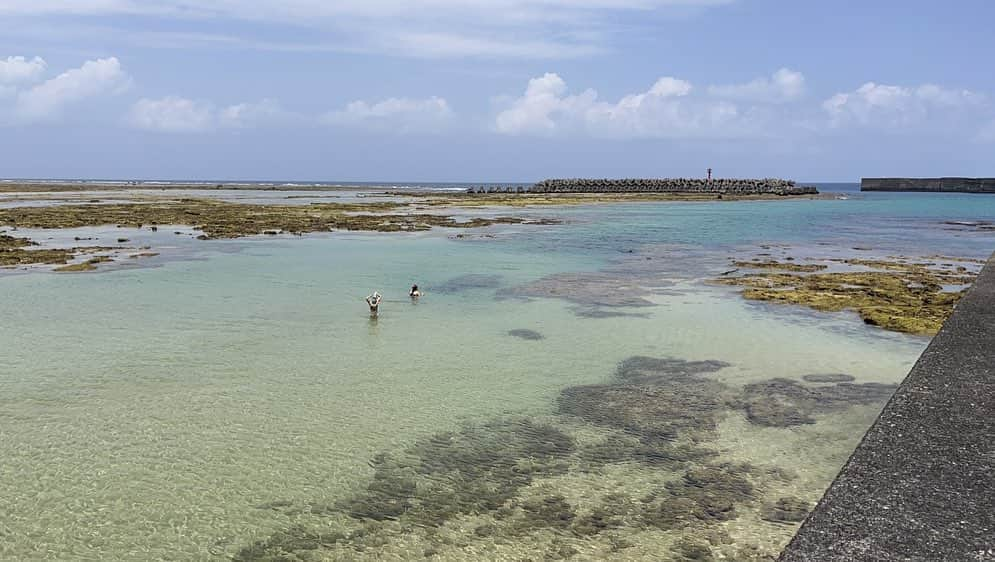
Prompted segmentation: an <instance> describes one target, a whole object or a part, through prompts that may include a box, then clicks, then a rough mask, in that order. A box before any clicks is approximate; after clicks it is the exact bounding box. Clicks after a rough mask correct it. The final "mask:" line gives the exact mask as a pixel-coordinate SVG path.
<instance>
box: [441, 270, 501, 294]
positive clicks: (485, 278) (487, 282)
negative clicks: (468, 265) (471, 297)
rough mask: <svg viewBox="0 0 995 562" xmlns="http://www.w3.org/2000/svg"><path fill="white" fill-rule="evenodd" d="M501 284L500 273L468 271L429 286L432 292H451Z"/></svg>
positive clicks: (494, 286) (494, 287) (488, 287)
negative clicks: (439, 283)
mask: <svg viewBox="0 0 995 562" xmlns="http://www.w3.org/2000/svg"><path fill="white" fill-rule="evenodd" d="M500 286H501V276H500V275H490V274H484V273H468V274H466V275H459V276H457V277H453V278H452V279H450V280H448V281H446V282H445V283H442V284H441V285H435V286H433V287H430V290H431V291H432V292H433V293H443V294H453V293H462V292H463V291H472V290H474V289H496V288H498V287H500Z"/></svg>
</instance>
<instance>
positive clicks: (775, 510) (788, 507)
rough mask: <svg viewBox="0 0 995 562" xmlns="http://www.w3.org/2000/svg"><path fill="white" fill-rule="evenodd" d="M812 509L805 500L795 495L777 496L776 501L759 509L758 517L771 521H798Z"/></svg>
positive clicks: (803, 518)
mask: <svg viewBox="0 0 995 562" xmlns="http://www.w3.org/2000/svg"><path fill="white" fill-rule="evenodd" d="M811 509H812V506H811V504H809V503H808V502H807V501H804V500H800V499H798V498H795V497H785V498H779V499H778V500H777V501H776V502H774V503H770V504H765V505H764V506H763V508H762V509H761V510H760V518H761V519H763V520H764V521H770V522H771V523H800V522H802V521H804V520H805V518H806V517H808V512H809V511H810V510H811Z"/></svg>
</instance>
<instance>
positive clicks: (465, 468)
mask: <svg viewBox="0 0 995 562" xmlns="http://www.w3.org/2000/svg"><path fill="white" fill-rule="evenodd" d="M573 449H574V444H573V441H572V440H571V439H570V438H569V437H568V436H567V435H566V434H564V433H562V432H561V431H560V430H558V429H556V428H553V427H552V426H547V425H540V424H537V423H535V422H532V421H530V420H527V419H520V420H505V421H499V422H491V423H488V424H484V425H482V426H478V427H467V428H464V429H463V430H461V431H458V432H451V433H443V434H438V435H434V436H432V437H430V438H428V439H425V440H422V441H419V442H418V443H416V444H415V445H414V446H412V447H411V448H410V449H408V450H406V451H404V452H403V453H402V454H400V455H397V456H396V457H395V456H390V455H382V456H380V457H378V458H377V459H376V460H375V463H374V466H375V468H376V472H375V474H374V477H373V480H372V481H371V483H370V484H369V486H368V487H367V490H366V492H365V493H363V494H359V495H358V496H356V497H353V498H350V499H349V500H347V501H345V502H343V503H342V505H341V508H342V509H343V510H344V511H345V512H347V513H348V514H349V515H350V516H352V517H354V518H356V519H373V520H383V519H397V518H405V519H410V520H412V521H415V522H417V523H418V524H421V525H440V524H442V523H444V522H445V521H447V520H448V519H450V518H452V517H454V516H457V515H461V514H472V513H482V512H486V511H491V510H496V509H498V508H499V507H501V506H502V505H503V504H504V503H505V502H506V501H508V500H509V499H511V498H513V497H514V496H515V495H516V493H517V492H518V490H519V489H520V488H521V487H523V486H526V485H528V484H530V483H531V482H532V478H533V476H534V475H538V474H546V475H550V474H558V473H562V472H563V471H565V470H566V468H565V466H564V465H563V464H562V462H560V461H561V459H563V458H564V457H566V456H567V455H569V454H571V453H572V452H573Z"/></svg>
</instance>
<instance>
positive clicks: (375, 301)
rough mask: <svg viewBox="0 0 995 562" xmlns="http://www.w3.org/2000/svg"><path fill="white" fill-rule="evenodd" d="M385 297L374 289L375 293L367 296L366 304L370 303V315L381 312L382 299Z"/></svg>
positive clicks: (374, 315)
mask: <svg viewBox="0 0 995 562" xmlns="http://www.w3.org/2000/svg"><path fill="white" fill-rule="evenodd" d="M382 300H383V297H382V296H380V293H378V292H376V291H373V294H372V295H370V296H368V297H366V304H368V305H370V316H373V317H376V316H377V314H379V313H380V301H382Z"/></svg>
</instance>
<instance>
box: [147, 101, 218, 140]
mask: <svg viewBox="0 0 995 562" xmlns="http://www.w3.org/2000/svg"><path fill="white" fill-rule="evenodd" d="M214 119H215V116H214V108H213V106H211V105H210V104H207V103H205V102H198V101H194V100H189V99H186V98H180V97H175V96H168V97H165V98H161V99H156V100H153V99H147V98H143V99H140V100H138V101H137V102H135V104H134V105H133V106H131V111H130V112H129V114H128V122H129V123H131V125H132V126H134V127H136V128H139V129H145V130H147V131H161V132H165V133H196V132H202V131H208V130H211V129H213V128H214V126H215V121H214Z"/></svg>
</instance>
